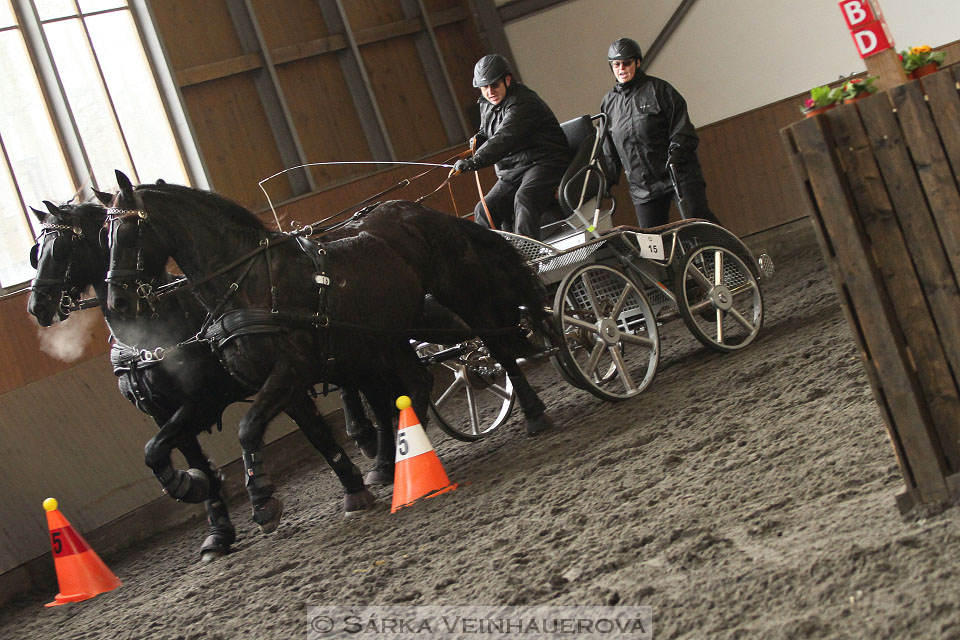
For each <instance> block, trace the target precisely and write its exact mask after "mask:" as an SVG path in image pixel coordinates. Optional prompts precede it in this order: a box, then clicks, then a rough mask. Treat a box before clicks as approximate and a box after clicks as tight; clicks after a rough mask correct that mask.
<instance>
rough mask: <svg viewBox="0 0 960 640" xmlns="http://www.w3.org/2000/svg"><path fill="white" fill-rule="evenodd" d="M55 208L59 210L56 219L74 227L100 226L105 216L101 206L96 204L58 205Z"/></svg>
mask: <svg viewBox="0 0 960 640" xmlns="http://www.w3.org/2000/svg"><path fill="white" fill-rule="evenodd" d="M57 208H58V209H59V210H60V215H58V216H57V217H58V218H61V219H63V220H65V221H69V223H70V224H72V225H76V226H84V225H101V224H103V220H104V218H105V217H106V215H107V212H106V210H105V209H104V208H103V205H101V204H100V203H97V202H83V203H80V204H77V203H64V204H58V205H57Z"/></svg>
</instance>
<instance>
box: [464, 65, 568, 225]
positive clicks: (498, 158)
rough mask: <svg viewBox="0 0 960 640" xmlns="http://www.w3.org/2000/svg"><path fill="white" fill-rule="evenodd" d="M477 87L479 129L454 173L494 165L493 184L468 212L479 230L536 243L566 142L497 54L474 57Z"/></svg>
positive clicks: (534, 96) (543, 104) (557, 125)
mask: <svg viewBox="0 0 960 640" xmlns="http://www.w3.org/2000/svg"><path fill="white" fill-rule="evenodd" d="M473 86H474V87H477V88H478V89H480V93H481V97H480V98H479V100H478V102H479V104H480V130H479V131H478V132H477V135H476V136H475V137H474V139H473V140H472V141H471V146H474V143H475V146H476V147H477V149H476V151H475V153H474V155H473V156H472V157H470V158H464V159H461V160H458V161H457V163H456V164H455V165H454V174H459V173H463V172H465V171H476V170H478V169H482V168H484V167H489V166H490V165H492V164H496V172H497V183H496V184H495V185H493V188H492V189H490V191H489V192H487V194H486V196H484V197H483V200H482V201H481V202H479V203H477V206H476V208H475V209H474V220H476V221H477V222H478V223H479V224H481V225H483V226H485V227H491V226H492V227H493V228H495V229H502V230H504V231H514V232H516V233H519V234H520V235H524V236H528V237H530V238H533V239H535V240H539V239H540V216H541V215H542V214H543V212H544V211H545V210H546V209H547V207H549V206H550V203H551V201H552V200H553V197H554V194H555V193H556V191H557V187H558V186H559V185H560V179H561V178H562V177H563V173H564V171H566V169H567V165H568V164H569V162H570V150H569V148H568V146H567V138H566V136H564V134H563V129H561V128H560V123H559V122H558V121H557V117H556V116H555V115H554V114H553V111H551V110H550V107H548V106H547V103H546V102H544V101H543V100H542V99H541V98H540V96H538V95H537V94H536V92H534V91H533V90H532V89H530V88H528V87H527V86H525V85H524V84H522V83H520V82H518V81H517V80H516V79H515V78H514V77H513V70H512V69H511V68H510V63H509V62H507V59H506V58H504V57H503V56H501V55H499V54H492V55H488V56H484V57H482V58H480V60H479V61H478V62H477V64H476V66H475V67H474V69H473Z"/></svg>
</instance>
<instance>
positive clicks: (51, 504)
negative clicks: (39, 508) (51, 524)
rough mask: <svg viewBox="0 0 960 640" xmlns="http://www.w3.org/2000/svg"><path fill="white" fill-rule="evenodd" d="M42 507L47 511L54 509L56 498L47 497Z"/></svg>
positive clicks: (55, 508)
mask: <svg viewBox="0 0 960 640" xmlns="http://www.w3.org/2000/svg"><path fill="white" fill-rule="evenodd" d="M43 508H44V509H46V510H47V511H56V510H57V499H56V498H47V499H46V500H44V501H43Z"/></svg>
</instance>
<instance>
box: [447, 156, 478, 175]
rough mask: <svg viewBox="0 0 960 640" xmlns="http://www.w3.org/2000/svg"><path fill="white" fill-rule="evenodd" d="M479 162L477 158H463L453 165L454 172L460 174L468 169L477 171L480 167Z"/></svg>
mask: <svg viewBox="0 0 960 640" xmlns="http://www.w3.org/2000/svg"><path fill="white" fill-rule="evenodd" d="M477 164H478V163H477V159H476V158H461V159H459V160H457V162H456V163H455V164H454V165H453V173H454V175H459V174H461V173H466V172H467V171H476V170H477V169H479V168H480V167H478V166H477Z"/></svg>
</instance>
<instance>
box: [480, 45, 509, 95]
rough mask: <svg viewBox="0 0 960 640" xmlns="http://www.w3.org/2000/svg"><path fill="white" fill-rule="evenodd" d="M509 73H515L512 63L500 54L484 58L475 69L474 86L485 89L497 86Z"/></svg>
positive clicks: (492, 54)
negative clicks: (491, 85) (488, 86)
mask: <svg viewBox="0 0 960 640" xmlns="http://www.w3.org/2000/svg"><path fill="white" fill-rule="evenodd" d="M508 73H513V69H511V68H510V63H509V62H507V59H506V58H504V57H503V56H502V55H500V54H499V53H491V54H490V55H488V56H483V57H482V58H480V60H478V61H477V64H476V65H475V66H474V67H473V86H475V87H478V88H479V87H485V86H487V85H490V84H495V83H496V82H497V81H499V80H500V79H501V78H503V77H504V76H505V75H507V74H508Z"/></svg>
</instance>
